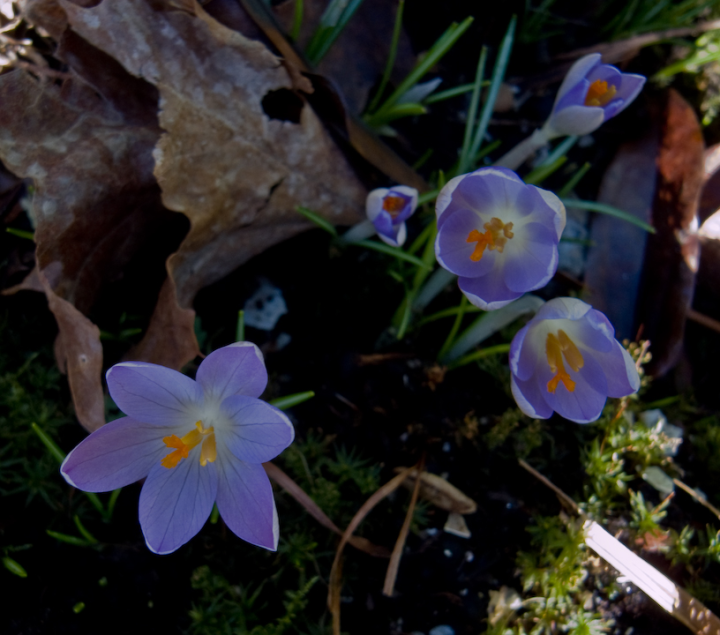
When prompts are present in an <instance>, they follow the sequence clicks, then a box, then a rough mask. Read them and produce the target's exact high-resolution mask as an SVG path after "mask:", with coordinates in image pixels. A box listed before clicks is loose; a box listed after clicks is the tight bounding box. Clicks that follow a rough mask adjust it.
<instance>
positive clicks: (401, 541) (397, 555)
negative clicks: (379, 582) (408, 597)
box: [383, 456, 425, 597]
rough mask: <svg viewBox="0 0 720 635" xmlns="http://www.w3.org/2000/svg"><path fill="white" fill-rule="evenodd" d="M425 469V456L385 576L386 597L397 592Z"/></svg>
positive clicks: (419, 464) (384, 589)
mask: <svg viewBox="0 0 720 635" xmlns="http://www.w3.org/2000/svg"><path fill="white" fill-rule="evenodd" d="M424 469H425V457H424V456H423V457H422V458H421V459H420V463H418V471H417V474H416V479H415V487H413V493H412V497H411V498H410V505H409V506H408V510H407V514H405V521H404V522H403V526H402V527H401V528H400V533H399V534H398V538H397V541H396V542H395V548H394V549H393V552H392V555H391V556H390V562H389V564H388V568H387V573H386V574H385V584H384V585H383V595H386V596H387V597H392V595H393V592H394V591H395V579H396V578H397V574H398V569H399V568H400V559H401V558H402V553H403V549H404V548H405V541H406V540H407V535H408V532H409V531H410V523H411V522H412V518H413V514H414V513H415V504H416V503H417V499H418V494H419V493H420V483H421V481H422V479H421V478H420V477H421V476H422V473H423V470H424Z"/></svg>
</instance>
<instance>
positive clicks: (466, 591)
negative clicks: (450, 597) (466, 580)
mask: <svg viewBox="0 0 720 635" xmlns="http://www.w3.org/2000/svg"><path fill="white" fill-rule="evenodd" d="M458 593H459V594H460V596H461V597H465V596H466V595H467V594H468V590H467V589H460V590H459V591H458Z"/></svg>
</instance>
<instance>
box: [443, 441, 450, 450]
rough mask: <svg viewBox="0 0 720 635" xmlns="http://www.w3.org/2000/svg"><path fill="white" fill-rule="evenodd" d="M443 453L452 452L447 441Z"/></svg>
mask: <svg viewBox="0 0 720 635" xmlns="http://www.w3.org/2000/svg"><path fill="white" fill-rule="evenodd" d="M442 451H443V452H450V444H449V443H448V442H447V441H445V443H443V446H442Z"/></svg>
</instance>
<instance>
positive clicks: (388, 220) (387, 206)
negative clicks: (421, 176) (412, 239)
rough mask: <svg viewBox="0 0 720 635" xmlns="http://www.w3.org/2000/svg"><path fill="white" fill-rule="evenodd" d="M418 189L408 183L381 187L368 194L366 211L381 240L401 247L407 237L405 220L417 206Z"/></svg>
mask: <svg viewBox="0 0 720 635" xmlns="http://www.w3.org/2000/svg"><path fill="white" fill-rule="evenodd" d="M417 203H418V191H417V190H416V189H415V188H412V187H408V186H407V185H396V186H395V187H391V188H389V189H388V188H386V187H380V188H378V189H376V190H373V191H372V192H370V194H368V197H367V201H366V203H365V213H366V214H367V217H368V220H369V221H370V222H371V223H372V224H373V226H374V227H375V231H377V234H378V236H380V240H382V241H383V242H385V243H387V244H388V245H392V246H393V247H400V246H401V245H402V244H404V243H405V239H406V238H407V229H406V228H405V221H406V220H407V219H408V218H410V216H412V214H413V212H415V208H417Z"/></svg>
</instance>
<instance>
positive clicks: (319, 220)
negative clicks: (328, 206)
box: [295, 205, 338, 238]
mask: <svg viewBox="0 0 720 635" xmlns="http://www.w3.org/2000/svg"><path fill="white" fill-rule="evenodd" d="M295 209H296V210H297V211H298V212H299V213H300V214H302V215H303V216H304V217H305V218H307V219H308V220H309V221H311V222H313V223H315V224H316V225H317V226H318V227H319V228H320V229H324V230H325V231H326V232H327V233H328V234H330V235H331V236H335V238H337V235H338V234H337V230H336V229H335V227H333V225H332V223H330V222H328V221H326V220H325V219H324V218H323V217H322V216H320V215H318V214H316V213H315V212H313V211H312V210H309V209H308V208H307V207H303V206H302V205H298V206H297V207H296V208H295Z"/></svg>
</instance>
